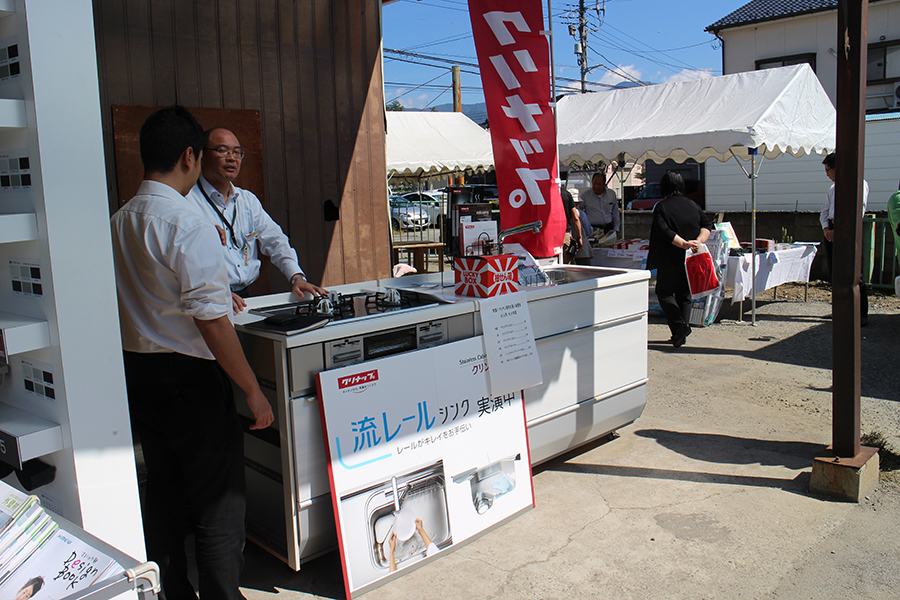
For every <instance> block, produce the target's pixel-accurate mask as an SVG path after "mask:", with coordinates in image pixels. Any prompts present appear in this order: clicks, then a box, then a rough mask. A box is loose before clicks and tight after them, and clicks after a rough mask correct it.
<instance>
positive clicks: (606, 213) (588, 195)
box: [578, 188, 619, 231]
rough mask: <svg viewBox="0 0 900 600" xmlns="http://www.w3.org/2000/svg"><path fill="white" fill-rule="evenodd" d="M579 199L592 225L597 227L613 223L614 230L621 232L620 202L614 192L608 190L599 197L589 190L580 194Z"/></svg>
mask: <svg viewBox="0 0 900 600" xmlns="http://www.w3.org/2000/svg"><path fill="white" fill-rule="evenodd" d="M578 197H579V198H580V199H581V201H582V202H583V205H582V207H583V208H584V212H585V213H587V216H588V219H589V220H590V222H591V225H593V226H594V227H597V226H601V225H607V224H609V223H612V226H613V229H614V230H616V231H618V230H619V201H618V200H617V199H616V193H615V192H614V191H612V190H611V189H609V188H606V191H605V192H603V195H602V196H598V195H597V194H596V193H594V190H593V189H591V188H588V189H586V190H583V191H582V192H581V193H579V195H578Z"/></svg>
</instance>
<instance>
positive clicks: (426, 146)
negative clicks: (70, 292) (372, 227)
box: [385, 111, 494, 177]
mask: <svg viewBox="0 0 900 600" xmlns="http://www.w3.org/2000/svg"><path fill="white" fill-rule="evenodd" d="M385 143H386V153H387V170H388V175H390V176H399V177H411V176H412V177H431V176H435V175H444V174H448V173H456V172H459V171H465V170H468V169H471V170H473V171H484V170H488V169H490V168H492V167H493V166H494V154H493V151H492V150H491V134H490V133H488V132H487V131H485V130H484V129H482V128H481V127H479V126H478V125H477V124H476V123H475V122H474V121H472V120H471V119H470V118H469V117H467V116H465V115H464V114H462V113H447V112H406V111H388V113H387V139H386V142H385Z"/></svg>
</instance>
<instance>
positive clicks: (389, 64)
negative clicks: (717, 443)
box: [383, 0, 749, 110]
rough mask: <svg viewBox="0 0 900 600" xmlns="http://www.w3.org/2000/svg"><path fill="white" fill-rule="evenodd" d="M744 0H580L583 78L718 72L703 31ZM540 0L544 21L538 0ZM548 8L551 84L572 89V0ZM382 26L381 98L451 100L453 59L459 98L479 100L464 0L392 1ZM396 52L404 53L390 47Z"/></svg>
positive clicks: (427, 102)
mask: <svg viewBox="0 0 900 600" xmlns="http://www.w3.org/2000/svg"><path fill="white" fill-rule="evenodd" d="M748 1H749V0H668V1H666V0H606V2H603V0H585V5H586V6H589V7H591V9H592V10H591V11H590V13H589V14H590V21H589V22H590V24H591V25H593V29H595V31H593V32H591V33H590V35H589V37H588V47H589V53H590V54H589V57H588V58H589V60H588V62H589V66H591V67H594V66H595V65H596V66H597V67H596V68H595V69H594V70H592V71H591V72H590V73H589V74H588V81H591V82H597V83H601V84H606V85H615V84H618V83H620V82H622V81H623V80H625V79H632V80H637V81H642V82H647V83H667V82H670V81H678V80H682V79H687V78H696V77H704V76H705V77H708V76H711V75H721V69H722V50H721V49H720V47H719V43H718V40H716V38H715V37H714V36H712V35H711V34H709V33H706V32H705V31H704V29H705V28H706V27H707V26H708V25H711V24H712V23H714V22H716V21H718V20H719V19H721V18H722V17H724V16H726V15H727V14H729V13H730V12H732V11H734V10H735V9H737V8H739V7H741V6H743V5H744V4H747V2H748ZM543 6H544V13H545V19H546V12H547V4H546V0H545V1H544V3H543ZM551 6H552V11H553V35H554V44H553V47H554V54H555V56H554V62H555V64H556V76H557V86H561V85H571V86H573V87H576V88H577V89H580V83H575V82H566V81H561V80H560V78H568V79H571V80H576V81H578V80H580V77H581V72H580V69H579V67H578V65H577V62H576V57H575V54H574V47H575V41H576V40H575V38H573V37H572V36H570V35H569V31H568V29H569V28H568V23H574V22H575V21H574V19H573V15H574V13H573V12H572V9H574V8H577V6H578V2H577V0H575V1H570V2H562V1H559V0H556V1H553V0H551ZM598 8H599V9H600V10H597V9H598ZM601 19H602V20H601ZM383 24H384V48H385V61H384V78H385V96H386V100H387V101H388V102H390V101H392V100H399V101H400V102H401V103H402V104H403V105H404V106H405V107H406V108H407V109H408V110H415V109H422V108H425V107H429V106H440V105H443V104H449V103H451V102H452V101H453V96H452V92H451V90H450V86H451V75H450V68H451V66H452V65H453V64H458V65H459V66H460V68H461V72H462V75H461V84H462V101H463V104H475V103H478V102H483V101H484V97H483V95H482V92H481V79H480V77H479V75H478V68H477V63H478V60H477V58H476V57H475V47H474V45H473V43H472V40H471V35H472V27H471V23H470V21H469V13H468V5H467V3H466V2H465V0H421V1H418V0H399V1H397V2H393V3H391V4H388V5H386V6H385V7H384V8H383ZM598 25H599V27H598ZM398 50H399V51H401V52H403V53H404V54H398V53H396V52H394V51H398ZM426 57H427V58H426ZM415 63H426V64H428V65H432V66H423V65H422V64H415ZM601 63H602V65H603V66H599V65H601ZM607 67H608V68H607ZM588 89H589V90H600V89H602V86H599V85H594V86H588ZM561 91H564V90H560V89H559V88H558V92H561Z"/></svg>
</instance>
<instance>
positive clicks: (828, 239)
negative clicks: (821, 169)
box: [819, 152, 869, 327]
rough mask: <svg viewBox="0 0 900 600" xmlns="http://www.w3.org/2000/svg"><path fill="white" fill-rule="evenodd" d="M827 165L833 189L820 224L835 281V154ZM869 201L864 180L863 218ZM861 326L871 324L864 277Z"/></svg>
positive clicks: (830, 189)
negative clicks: (833, 265) (833, 270)
mask: <svg viewBox="0 0 900 600" xmlns="http://www.w3.org/2000/svg"><path fill="white" fill-rule="evenodd" d="M822 164H823V165H825V175H826V176H827V177H828V179H830V180H831V187H830V188H828V191H827V192H825V202H823V203H822V210H820V211H819V223H820V224H821V225H822V235H823V236H825V243H824V244H823V245H824V246H825V258H826V260H827V261H828V277H830V278H831V279H832V280H833V279H834V276H833V273H832V270H831V269H832V264H833V263H834V259H833V255H834V178H835V170H834V166H835V164H837V163H836V158H835V153H834V152H832V153H831V154H829V155H828V156H826V157H825V160H823V161H822ZM868 200H869V182H868V181H866V180H865V179H863V201H862V205H863V206H862V211H863V216H864V215H865V214H866V203H867V202H868ZM859 313H860V315H859V324H860V326H862V327H865V326H866V325H868V324H869V294H868V289H867V288H866V284H865V282H864V281H863V278H862V276H860V278H859Z"/></svg>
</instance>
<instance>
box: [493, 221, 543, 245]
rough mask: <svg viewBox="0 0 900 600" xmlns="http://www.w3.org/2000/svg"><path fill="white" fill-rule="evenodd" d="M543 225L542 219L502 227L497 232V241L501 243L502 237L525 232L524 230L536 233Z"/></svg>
mask: <svg viewBox="0 0 900 600" xmlns="http://www.w3.org/2000/svg"><path fill="white" fill-rule="evenodd" d="M543 226H544V222H543V221H534V222H532V223H525V224H523V225H516V226H515V227H510V228H509V229H504V230H503V231H501V232H500V233H498V234H497V241H498V242H499V243H501V244H502V243H503V239H504V238H505V237H506V236H509V235H516V234H517V233H525V232H526V231H531V232H532V233H537V232H539V231H540V230H541V227H543Z"/></svg>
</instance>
